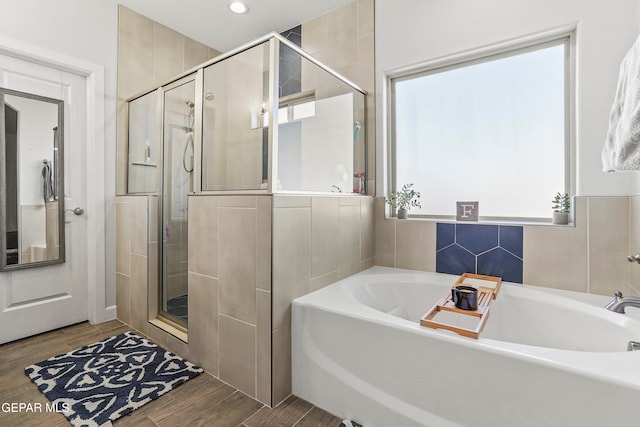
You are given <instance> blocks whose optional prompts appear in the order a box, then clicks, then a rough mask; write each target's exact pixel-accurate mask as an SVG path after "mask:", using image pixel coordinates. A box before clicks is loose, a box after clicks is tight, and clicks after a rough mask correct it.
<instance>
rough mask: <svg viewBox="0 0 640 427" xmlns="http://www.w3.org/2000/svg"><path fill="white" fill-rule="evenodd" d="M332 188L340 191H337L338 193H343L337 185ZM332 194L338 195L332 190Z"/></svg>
mask: <svg viewBox="0 0 640 427" xmlns="http://www.w3.org/2000/svg"><path fill="white" fill-rule="evenodd" d="M331 187H332V188H335V189H336V190H338V191H337V192H338V193H342V190H341V189H340V187H338V186H337V185H332V186H331ZM331 192H332V193H336V191H334V190H331Z"/></svg>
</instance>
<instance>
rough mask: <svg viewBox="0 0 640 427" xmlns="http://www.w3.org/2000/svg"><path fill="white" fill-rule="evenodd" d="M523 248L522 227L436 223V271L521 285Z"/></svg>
mask: <svg viewBox="0 0 640 427" xmlns="http://www.w3.org/2000/svg"><path fill="white" fill-rule="evenodd" d="M522 244H523V240H522V226H505V225H481V224H442V223H438V224H437V225H436V271H437V272H438V273H449V274H462V273H475V274H486V275H489V276H498V277H502V279H503V280H505V281H508V282H516V283H522V265H523V250H522Z"/></svg>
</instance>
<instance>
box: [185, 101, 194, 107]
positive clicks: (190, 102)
mask: <svg viewBox="0 0 640 427" xmlns="http://www.w3.org/2000/svg"><path fill="white" fill-rule="evenodd" d="M184 103H185V104H187V107H189V108H193V107H195V105H196V104H194V103H193V101H191V100H190V99H187V100H186V101H185V102H184Z"/></svg>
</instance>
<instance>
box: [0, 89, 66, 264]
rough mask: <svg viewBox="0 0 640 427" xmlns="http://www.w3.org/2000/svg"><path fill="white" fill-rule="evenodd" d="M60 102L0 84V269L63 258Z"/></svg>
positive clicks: (61, 116) (61, 106) (61, 120)
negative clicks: (6, 87) (10, 88)
mask: <svg viewBox="0 0 640 427" xmlns="http://www.w3.org/2000/svg"><path fill="white" fill-rule="evenodd" d="M63 105H64V104H63V101H61V100H57V99H52V98H45V97H41V96H37V95H33V94H28V93H23V92H18V91H14V90H9V89H3V88H0V106H1V107H2V108H0V189H1V190H2V191H0V215H1V216H0V270H13V269H18V268H25V267H35V266H39V265H48V264H56V263H61V262H64V221H63V213H64V206H63V203H64V200H63V197H61V194H62V193H61V192H62V189H63V183H62V177H63V172H62V170H63V167H62V159H63V156H62V141H63V117H64V113H63Z"/></svg>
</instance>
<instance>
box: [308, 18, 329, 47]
mask: <svg viewBox="0 0 640 427" xmlns="http://www.w3.org/2000/svg"><path fill="white" fill-rule="evenodd" d="M328 48H329V26H328V24H327V15H322V16H319V17H318V18H315V19H312V20H310V21H307V22H305V23H304V24H302V49H304V50H305V51H306V52H308V53H310V54H311V55H314V56H316V54H317V53H318V52H322V51H326V50H327V49H328Z"/></svg>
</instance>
